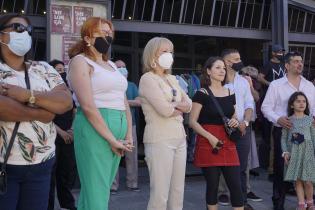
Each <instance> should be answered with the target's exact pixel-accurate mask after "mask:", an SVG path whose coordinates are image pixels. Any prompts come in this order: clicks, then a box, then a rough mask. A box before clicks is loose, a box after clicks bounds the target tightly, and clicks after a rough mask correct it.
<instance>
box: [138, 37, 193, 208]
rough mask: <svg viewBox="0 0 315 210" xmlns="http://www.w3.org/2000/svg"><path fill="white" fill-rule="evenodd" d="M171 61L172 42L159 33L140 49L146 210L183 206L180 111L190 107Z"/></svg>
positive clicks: (183, 144)
mask: <svg viewBox="0 0 315 210" xmlns="http://www.w3.org/2000/svg"><path fill="white" fill-rule="evenodd" d="M172 64H173V44H172V42H171V41H170V40H168V39H166V38H162V37H155V38H153V39H151V40H150V41H149V42H148V43H147V45H146V46H145V48H144V51H143V72H144V75H142V77H141V79H140V84H139V96H140V99H141V106H142V109H143V113H144V116H145V121H146V126H145V131H144V136H143V142H144V149H145V160H146V162H147V165H148V168H149V174H150V200H149V204H148V208H147V209H148V210H166V209H169V210H181V209H182V208H183V196H184V182H185V168H186V134H185V130H184V127H183V116H182V114H183V113H188V112H189V111H190V109H191V100H190V99H189V97H188V96H187V95H186V93H185V92H184V91H183V90H182V89H181V88H180V86H179V83H178V81H177V80H176V77H175V76H172V75H171V74H170V71H171V67H172Z"/></svg>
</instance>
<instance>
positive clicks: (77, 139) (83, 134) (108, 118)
mask: <svg viewBox="0 0 315 210" xmlns="http://www.w3.org/2000/svg"><path fill="white" fill-rule="evenodd" d="M99 111H100V113H101V115H102V117H103V119H104V121H105V122H106V124H107V126H108V127H109V129H110V130H111V132H112V133H113V135H114V136H115V137H116V138H117V139H125V136H126V133H127V120H126V113H125V112H124V111H119V110H113V109H105V108H102V109H99ZM73 128H74V149H75V157H76V161H77V168H78V173H79V177H80V182H81V191H80V197H79V202H78V210H107V209H108V202H109V196H110V188H111V185H112V183H113V181H114V178H115V175H116V172H117V169H118V166H119V161H120V157H119V156H117V155H115V154H114V153H113V152H112V150H111V147H110V145H109V143H108V142H107V141H106V140H105V139H104V138H102V137H101V136H100V135H99V134H98V132H97V131H96V130H95V129H94V127H92V125H91V124H90V122H89V121H88V120H87V118H86V116H85V115H84V114H83V112H82V110H81V109H80V108H78V112H77V114H76V116H75V120H74V125H73Z"/></svg>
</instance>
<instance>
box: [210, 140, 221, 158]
mask: <svg viewBox="0 0 315 210" xmlns="http://www.w3.org/2000/svg"><path fill="white" fill-rule="evenodd" d="M222 147H223V142H222V141H218V143H217V144H216V145H215V147H214V148H213V149H212V153H213V154H215V155H216V154H218V153H219V150H220V149H222Z"/></svg>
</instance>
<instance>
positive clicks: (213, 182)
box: [201, 166, 244, 207]
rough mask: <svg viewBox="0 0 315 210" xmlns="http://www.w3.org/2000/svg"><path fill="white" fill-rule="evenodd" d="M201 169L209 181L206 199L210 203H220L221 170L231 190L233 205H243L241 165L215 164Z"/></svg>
mask: <svg viewBox="0 0 315 210" xmlns="http://www.w3.org/2000/svg"><path fill="white" fill-rule="evenodd" d="M201 169H202V173H203V175H204V177H205V179H206V182H207V191H206V201H207V204H208V205H216V204H217V203H218V199H217V197H218V186H219V180H220V175H221V172H222V174H223V177H224V179H225V182H226V184H227V186H228V188H229V190H230V195H231V203H232V206H233V207H242V206H243V205H244V199H243V194H242V189H241V178H240V167H239V166H213V167H204V168H201Z"/></svg>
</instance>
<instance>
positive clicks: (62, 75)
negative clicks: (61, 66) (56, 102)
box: [60, 72, 68, 86]
mask: <svg viewBox="0 0 315 210" xmlns="http://www.w3.org/2000/svg"><path fill="white" fill-rule="evenodd" d="M60 76H61V78H62V80H63V81H64V82H65V83H66V85H67V86H68V82H67V73H66V72H62V73H60Z"/></svg>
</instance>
